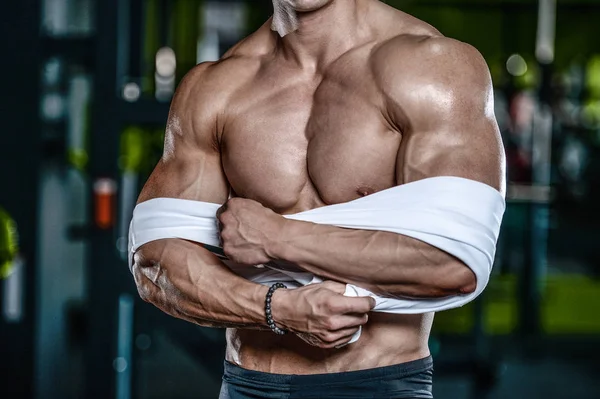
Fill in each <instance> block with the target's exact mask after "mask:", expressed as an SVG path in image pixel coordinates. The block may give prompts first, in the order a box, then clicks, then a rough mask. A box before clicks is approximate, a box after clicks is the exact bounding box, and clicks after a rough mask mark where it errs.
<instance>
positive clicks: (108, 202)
mask: <svg viewBox="0 0 600 399" xmlns="http://www.w3.org/2000/svg"><path fill="white" fill-rule="evenodd" d="M116 196H117V183H116V182H115V181H114V180H113V179H107V178H102V179H98V180H96V182H95V183H94V222H95V223H96V226H98V227H99V228H101V229H109V228H111V227H113V226H114V225H115V222H116V220H115V219H116V215H117V213H116V210H115V204H116Z"/></svg>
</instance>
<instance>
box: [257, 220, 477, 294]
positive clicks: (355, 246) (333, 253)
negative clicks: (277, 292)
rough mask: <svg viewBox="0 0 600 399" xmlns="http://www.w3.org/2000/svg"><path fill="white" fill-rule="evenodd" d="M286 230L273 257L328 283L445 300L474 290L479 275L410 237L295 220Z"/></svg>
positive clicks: (273, 249) (272, 251)
mask: <svg viewBox="0 0 600 399" xmlns="http://www.w3.org/2000/svg"><path fill="white" fill-rule="evenodd" d="M283 231H284V234H281V235H279V237H278V238H277V239H276V240H275V241H274V242H272V243H271V245H270V248H269V252H270V255H271V256H272V257H273V258H274V259H281V260H286V261H288V262H292V263H295V264H297V265H298V266H300V267H301V268H303V269H305V270H306V271H309V272H311V273H314V274H316V275H319V276H322V277H324V278H327V279H333V280H337V281H343V282H346V283H351V284H355V285H358V286H361V287H363V288H366V289H369V290H370V291H372V292H374V293H377V294H380V295H384V296H391V297H394V296H406V297H424V298H432V297H443V296H448V295H453V294H458V293H465V292H469V291H471V290H472V289H474V287H473V284H472V283H470V282H473V283H474V281H475V280H474V275H473V273H472V271H471V270H470V269H469V268H468V267H467V266H466V265H464V264H463V263H462V262H461V261H459V260H458V259H456V258H454V257H453V256H451V255H449V254H447V253H446V252H443V251H441V250H439V249H437V248H435V247H432V246H431V245H428V244H426V243H424V242H422V241H419V240H416V239H413V238H410V237H407V236H402V235H399V234H395V233H389V232H382V231H365V230H351V229H343V228H339V227H335V226H328V225H318V224H313V223H307V222H300V221H294V220H288V221H287V222H286V225H285V228H284V230H283Z"/></svg>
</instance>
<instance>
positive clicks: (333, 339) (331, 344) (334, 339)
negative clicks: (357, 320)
mask: <svg viewBox="0 0 600 399" xmlns="http://www.w3.org/2000/svg"><path fill="white" fill-rule="evenodd" d="M358 330H359V327H354V328H346V329H343V330H340V331H336V333H335V334H333V335H331V336H329V337H327V340H326V341H324V342H323V345H322V346H321V347H322V348H326V349H333V348H339V347H340V346H343V345H345V344H347V343H348V342H350V341H351V340H352V337H353V336H354V334H356V333H357V332H358Z"/></svg>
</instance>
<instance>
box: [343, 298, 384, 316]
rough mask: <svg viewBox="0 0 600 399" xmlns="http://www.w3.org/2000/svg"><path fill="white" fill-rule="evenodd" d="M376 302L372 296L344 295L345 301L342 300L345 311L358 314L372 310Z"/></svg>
mask: <svg viewBox="0 0 600 399" xmlns="http://www.w3.org/2000/svg"><path fill="white" fill-rule="evenodd" d="M376 303H377V302H376V301H375V299H374V298H371V297H370V296H358V297H344V301H343V302H342V304H343V311H344V313H358V314H364V313H368V312H370V311H371V310H373V308H374V307H375V305H376Z"/></svg>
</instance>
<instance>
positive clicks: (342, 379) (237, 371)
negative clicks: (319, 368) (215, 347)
mask: <svg viewBox="0 0 600 399" xmlns="http://www.w3.org/2000/svg"><path fill="white" fill-rule="evenodd" d="M224 367H225V377H227V376H231V377H234V378H236V377H237V378H241V379H248V380H252V381H256V382H261V383H264V384H292V383H293V384H302V385H317V384H322V383H328V384H335V383H349V382H356V381H359V380H370V379H376V378H383V377H390V376H396V377H397V378H402V377H405V376H410V375H412V374H417V373H420V372H423V371H425V370H429V369H432V368H433V358H432V357H431V356H428V357H426V358H423V359H418V360H413V361H410V362H406V363H400V364H395V365H392V366H385V367H377V368H372V369H366V370H357V371H346V372H340V373H326V374H308V375H299V374H273V373H264V372H261V371H254V370H248V369H245V368H242V367H240V366H238V365H236V364H233V363H231V362H228V361H227V360H225V366H224Z"/></svg>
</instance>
